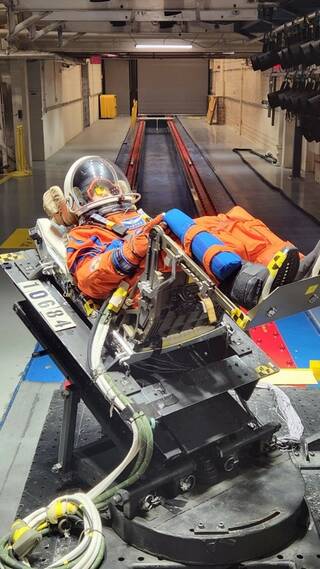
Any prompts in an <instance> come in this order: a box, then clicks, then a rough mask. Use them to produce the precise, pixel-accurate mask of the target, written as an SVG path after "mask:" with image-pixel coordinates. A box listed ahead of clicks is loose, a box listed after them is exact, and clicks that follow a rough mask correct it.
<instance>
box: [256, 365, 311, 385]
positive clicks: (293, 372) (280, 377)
mask: <svg viewBox="0 0 320 569" xmlns="http://www.w3.org/2000/svg"><path fill="white" fill-rule="evenodd" d="M259 383H271V384H272V385H315V384H317V380H316V378H315V376H314V374H313V372H312V370H311V369H309V368H297V369H280V371H278V372H277V373H274V374H273V375H269V376H268V377H264V378H263V379H260V382H259Z"/></svg>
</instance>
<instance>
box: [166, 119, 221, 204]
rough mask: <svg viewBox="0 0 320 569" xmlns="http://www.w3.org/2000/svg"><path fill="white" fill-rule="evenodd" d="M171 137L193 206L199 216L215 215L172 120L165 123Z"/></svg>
mask: <svg viewBox="0 0 320 569" xmlns="http://www.w3.org/2000/svg"><path fill="white" fill-rule="evenodd" d="M167 124H168V127H169V130H170V133H171V136H172V138H173V141H174V143H175V146H176V149H177V152H178V154H179V156H180V158H181V161H182V165H183V169H184V171H185V174H186V177H187V180H188V184H189V188H190V191H191V193H192V196H193V199H194V201H195V206H196V208H197V210H198V213H199V215H217V210H216V209H215V207H214V205H213V203H212V200H211V198H210V196H209V195H208V192H207V190H206V187H205V185H204V183H203V181H202V179H201V177H200V175H199V172H198V170H197V168H196V166H195V165H194V163H193V162H192V160H191V157H190V154H189V152H188V150H187V148H186V145H185V144H184V142H183V139H182V136H181V134H180V133H179V131H178V129H177V127H176V125H175V123H174V121H173V120H168V121H167Z"/></svg>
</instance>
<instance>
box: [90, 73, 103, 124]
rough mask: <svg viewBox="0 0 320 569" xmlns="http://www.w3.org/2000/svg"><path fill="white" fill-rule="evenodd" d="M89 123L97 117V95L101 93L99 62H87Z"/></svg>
mask: <svg viewBox="0 0 320 569" xmlns="http://www.w3.org/2000/svg"><path fill="white" fill-rule="evenodd" d="M88 77H89V106H90V124H92V123H94V122H95V121H96V120H98V118H99V96H100V94H101V93H102V70H101V64H100V63H88Z"/></svg>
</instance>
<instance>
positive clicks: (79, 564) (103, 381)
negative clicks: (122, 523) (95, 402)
mask: <svg viewBox="0 0 320 569" xmlns="http://www.w3.org/2000/svg"><path fill="white" fill-rule="evenodd" d="M102 320H103V317H102V318H101V321H100V322H98V324H97V329H96V331H95V334H94V337H93V340H92V345H91V362H92V363H91V365H92V368H93V376H94V380H95V384H96V385H97V387H98V389H99V390H100V392H101V393H102V395H103V396H104V397H105V399H107V401H108V402H109V403H110V405H112V406H113V407H115V408H116V409H117V411H118V412H122V411H123V410H124V409H125V404H124V403H123V402H122V401H121V399H120V398H119V396H118V395H117V393H116V392H115V391H114V390H113V388H112V386H111V385H110V384H109V383H108V381H107V378H106V376H105V374H104V372H103V371H101V373H99V371H98V370H99V369H101V370H103V365H102V357H101V356H102V350H103V346H104V343H105V340H106V337H107V334H108V330H109V325H110V320H104V321H103V322H102ZM100 366H101V367H100ZM131 430H132V435H133V439H132V444H131V447H130V450H129V452H128V453H127V455H126V456H125V458H124V459H123V460H122V462H121V463H120V464H119V465H118V466H117V467H116V468H115V469H114V470H113V471H112V472H111V473H110V474H108V476H106V478H104V479H103V480H102V481H101V482H99V484H97V485H96V486H95V487H94V488H92V489H91V490H90V491H89V492H88V493H87V494H82V493H76V494H72V495H66V496H62V497H59V498H56V499H55V500H53V501H52V502H51V503H50V504H49V506H48V508H50V507H54V505H55V503H56V502H61V501H67V502H72V503H75V504H77V505H78V507H79V508H80V509H81V513H82V516H83V526H84V529H83V538H82V539H81V541H80V543H79V544H78V545H77V546H76V547H75V548H74V549H73V550H72V551H70V552H69V553H68V554H67V555H65V556H64V557H63V559H58V560H57V561H55V562H54V563H52V564H51V565H49V566H48V568H47V569H56V568H57V567H61V566H62V565H67V564H68V563H69V562H71V561H73V562H75V564H74V566H73V569H89V568H90V567H91V566H92V565H93V564H94V562H95V560H96V558H97V557H98V555H99V552H100V550H101V548H102V546H104V536H103V532H102V523H101V518H100V515H99V512H98V509H97V507H96V506H95V504H94V500H95V499H97V498H98V497H99V496H100V494H102V493H103V492H105V491H106V490H107V489H108V488H109V487H110V486H111V485H112V483H113V482H114V481H115V480H116V479H117V478H118V477H119V476H120V474H121V473H122V472H123V471H124V470H125V468H127V466H128V465H129V464H130V463H131V462H132V461H133V459H134V458H135V457H136V456H137V454H138V452H139V450H140V444H139V431H138V427H137V424H136V423H135V422H134V421H133V422H132V424H131ZM48 508H39V509H38V510H36V511H34V512H32V513H31V514H29V515H28V516H26V517H25V518H24V521H25V522H26V523H27V524H28V525H30V527H32V528H33V529H37V528H38V527H39V526H40V525H41V524H42V523H44V522H47V521H48V520H47V511H48Z"/></svg>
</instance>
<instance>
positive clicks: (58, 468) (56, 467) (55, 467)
mask: <svg viewBox="0 0 320 569" xmlns="http://www.w3.org/2000/svg"><path fill="white" fill-rule="evenodd" d="M61 470H62V464H61V463H60V462H57V463H56V464H54V465H53V467H52V468H51V472H53V473H54V474H58V472H60V471H61Z"/></svg>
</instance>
